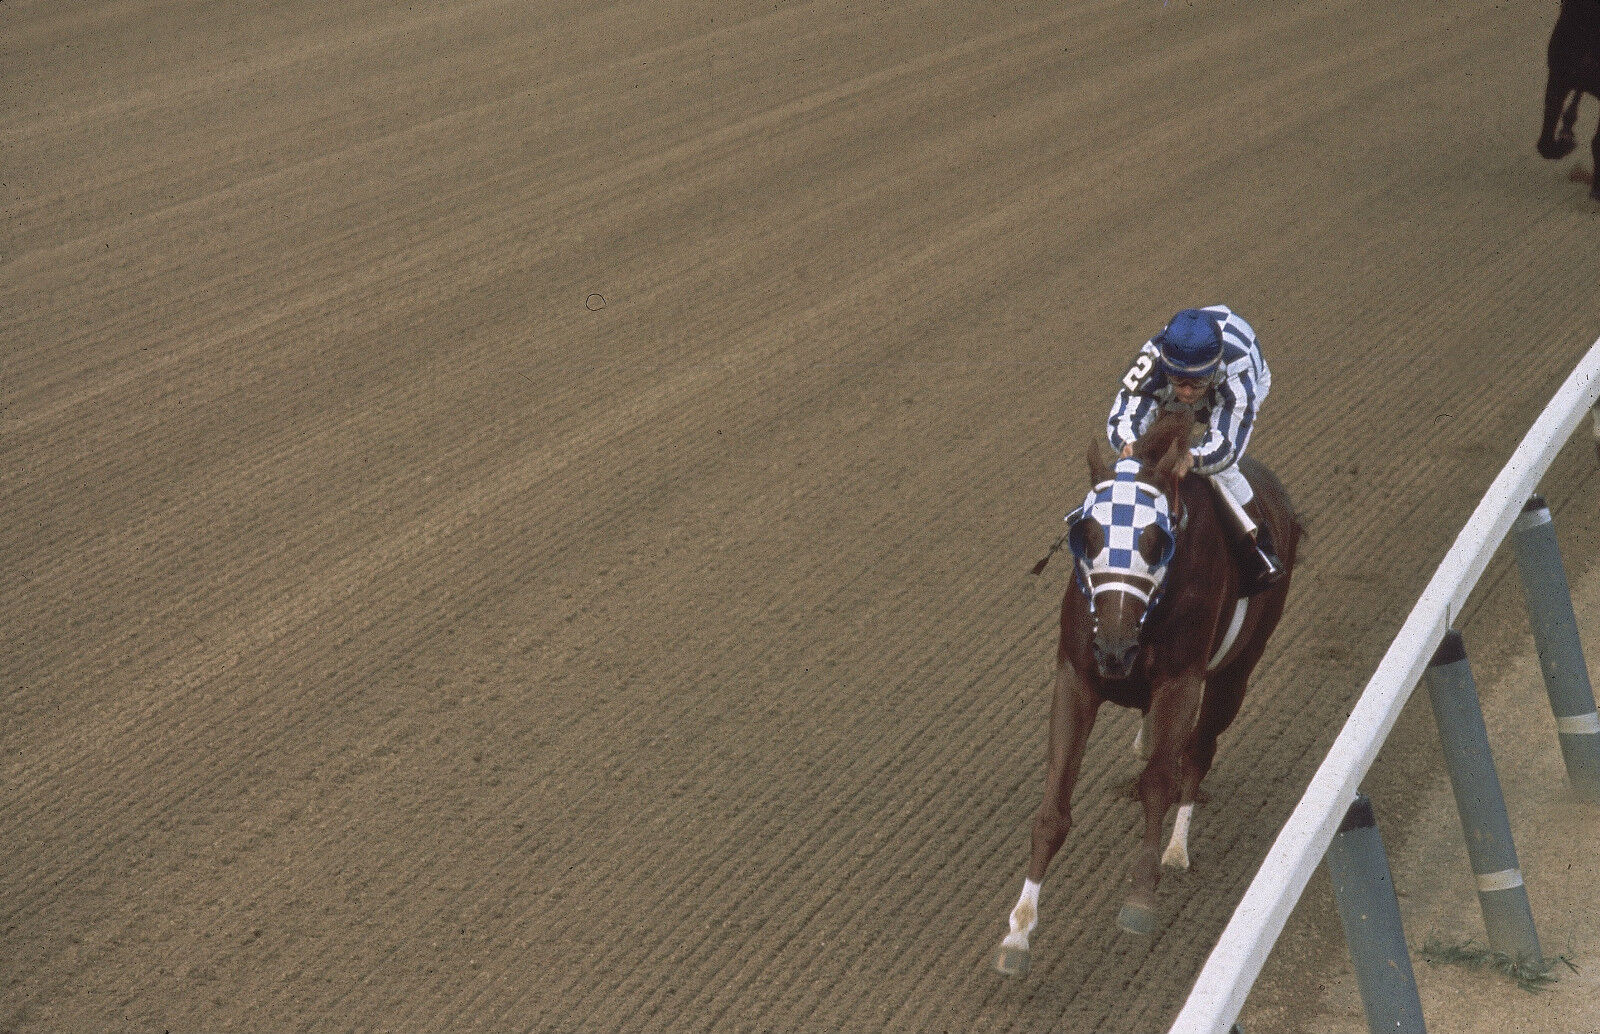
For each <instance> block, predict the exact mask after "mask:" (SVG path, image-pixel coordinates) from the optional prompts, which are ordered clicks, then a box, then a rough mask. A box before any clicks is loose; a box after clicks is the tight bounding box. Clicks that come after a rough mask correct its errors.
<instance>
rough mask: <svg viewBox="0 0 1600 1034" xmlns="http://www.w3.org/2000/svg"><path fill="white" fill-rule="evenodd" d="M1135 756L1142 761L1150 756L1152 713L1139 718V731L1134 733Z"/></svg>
mask: <svg viewBox="0 0 1600 1034" xmlns="http://www.w3.org/2000/svg"><path fill="white" fill-rule="evenodd" d="M1133 756H1134V757H1135V758H1137V759H1138V760H1140V761H1144V760H1146V759H1147V758H1149V757H1150V714H1149V712H1146V713H1145V715H1144V717H1143V718H1141V719H1140V720H1139V731H1138V732H1136V733H1134V734H1133Z"/></svg>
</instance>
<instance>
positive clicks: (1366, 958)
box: [1324, 793, 1427, 1034]
mask: <svg viewBox="0 0 1600 1034" xmlns="http://www.w3.org/2000/svg"><path fill="white" fill-rule="evenodd" d="M1324 858H1325V861H1326V862H1327V865H1328V875H1329V876H1331V877H1333V898H1334V901H1335V903H1337V905H1338V906H1339V921H1340V922H1341V923H1343V924H1344V939H1345V944H1346V945H1348V946H1349V948H1350V961H1351V962H1353V963H1355V969H1356V985H1357V986H1358V987H1359V988H1360V990H1361V1005H1362V1008H1363V1009H1365V1010H1366V1014H1367V1029H1368V1030H1369V1031H1371V1032H1372V1034H1379V1032H1380V1031H1385V1032H1396V1031H1397V1032H1399V1034H1426V1031H1427V1027H1426V1025H1425V1024H1424V1023H1423V1020H1422V998H1421V996H1420V995H1419V994H1418V992H1417V978H1416V974H1415V973H1413V972H1412V969H1411V953H1410V952H1409V951H1408V950H1407V948H1406V932H1405V927H1404V926H1403V925H1402V923H1401V921H1400V901H1399V899H1398V898H1397V897H1396V896H1395V892H1394V881H1393V880H1392V879H1391V877H1390V875H1389V856H1388V855H1387V854H1385V853H1384V850H1383V838H1382V837H1380V836H1379V835H1378V822H1377V819H1376V818H1375V817H1374V816H1373V813H1372V801H1371V800H1370V799H1368V797H1367V796H1366V795H1365V794H1362V793H1357V794H1356V799H1355V803H1354V804H1352V805H1350V809H1349V810H1348V811H1346V812H1345V815H1344V822H1342V823H1341V824H1340V826H1339V831H1338V832H1337V833H1335V834H1334V836H1333V840H1332V842H1330V843H1329V844H1328V853H1327V854H1326V855H1325V856H1324Z"/></svg>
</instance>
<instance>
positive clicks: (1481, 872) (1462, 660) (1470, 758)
mask: <svg viewBox="0 0 1600 1034" xmlns="http://www.w3.org/2000/svg"><path fill="white" fill-rule="evenodd" d="M1423 681H1424V682H1425V683H1426V684H1427V686H1428V699H1429V701H1430V702H1431V703H1432V704H1433V716H1434V719H1435V720H1436V721H1437V722H1438V724H1439V742H1440V744H1441V746H1443V748H1444V758H1445V765H1446V767H1447V768H1449V770H1450V786H1451V788H1452V789H1453V790H1454V791H1455V795H1456V809H1457V810H1458V811H1459V812H1460V813H1461V829H1462V832H1463V834H1465V836H1466V840H1467V856H1468V858H1469V859H1470V860H1471V862H1472V874H1473V876H1475V877H1476V878H1477V881H1478V905H1479V907H1480V908H1481V909H1482V910H1483V926H1484V929H1485V931H1486V932H1487V933H1488V935H1489V946H1490V947H1491V948H1493V949H1494V950H1496V951H1503V952H1505V953H1506V954H1508V955H1510V956H1511V957H1512V958H1514V959H1516V960H1518V961H1519V962H1534V963H1538V962H1542V961H1543V959H1544V956H1543V954H1542V953H1541V952H1540V951H1539V935H1538V932H1537V931H1536V930H1535V929H1534V925H1533V910H1532V909H1531V908H1530V907H1529V905H1528V888H1527V887H1526V886H1525V885H1524V884H1523V882H1522V869H1521V868H1520V867H1519V866H1518V865H1517V848H1516V845H1515V844H1514V843H1513V842H1512V840H1511V822H1510V819H1508V818H1507V817H1506V802H1505V797H1504V796H1503V795H1502V793H1501V791H1500V777H1499V775H1498V774H1497V773H1496V772H1495V768H1494V756H1493V755H1492V754H1490V752H1489V733H1488V730H1487V729H1486V728H1485V727H1484V724H1483V711H1482V710H1481V709H1480V708H1479V706H1478V688H1477V686H1476V685H1474V684H1473V681H1472V667H1471V665H1470V664H1469V663H1468V662H1467V650H1466V646H1465V645H1464V644H1463V642H1462V639H1461V633H1460V632H1457V631H1455V630H1453V629H1452V630H1451V631H1448V632H1446V633H1445V636H1444V641H1443V642H1442V643H1440V644H1439V649H1438V650H1437V651H1435V653H1434V655H1433V659H1432V660H1431V661H1430V662H1429V663H1428V669H1427V671H1426V672H1424V673H1423Z"/></svg>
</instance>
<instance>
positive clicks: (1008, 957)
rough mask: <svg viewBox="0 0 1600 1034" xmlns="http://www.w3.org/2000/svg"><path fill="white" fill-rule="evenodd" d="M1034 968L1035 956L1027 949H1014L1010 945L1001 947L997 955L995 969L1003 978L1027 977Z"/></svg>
mask: <svg viewBox="0 0 1600 1034" xmlns="http://www.w3.org/2000/svg"><path fill="white" fill-rule="evenodd" d="M1032 966H1033V955H1032V953H1031V952H1029V951H1028V949H1027V948H1013V947H1011V946H1010V945H1005V944H1002V945H1000V951H999V952H997V953H996V954H995V957H994V968H995V969H996V970H998V971H999V972H1000V973H1001V974H1002V975H1003V976H1008V977H1025V976H1027V975H1028V970H1029V969H1030V968H1031V967H1032Z"/></svg>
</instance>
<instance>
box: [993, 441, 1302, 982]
mask: <svg viewBox="0 0 1600 1034" xmlns="http://www.w3.org/2000/svg"><path fill="white" fill-rule="evenodd" d="M1193 426H1194V424H1193V417H1192V416H1191V415H1190V414H1188V413H1168V414H1165V415H1163V416H1162V417H1161V418H1160V419H1159V420H1157V421H1156V423H1155V424H1154V425H1153V426H1151V428H1150V429H1149V430H1148V431H1147V432H1146V433H1145V434H1144V435H1143V436H1142V437H1141V438H1140V439H1139V440H1138V442H1136V443H1135V444H1134V449H1133V455H1132V456H1131V457H1130V458H1128V459H1123V460H1119V461H1117V462H1116V465H1115V467H1112V466H1111V465H1110V464H1109V463H1108V462H1107V460H1106V459H1105V458H1104V457H1103V456H1102V455H1101V448H1102V447H1101V445H1100V444H1099V443H1098V442H1094V441H1092V442H1091V443H1090V445H1089V472H1090V475H1091V477H1092V480H1093V484H1094V489H1093V490H1092V491H1091V492H1090V493H1089V496H1088V498H1087V499H1086V500H1085V502H1084V506H1083V507H1082V508H1080V509H1079V510H1076V511H1074V512H1073V513H1072V514H1069V515H1068V517H1067V520H1068V522H1069V524H1068V531H1067V535H1066V538H1067V540H1068V541H1069V542H1070V544H1071V551H1072V555H1073V557H1074V560H1075V575H1074V583H1073V584H1072V585H1071V586H1069V587H1068V589H1067V591H1066V594H1065V596H1064V597H1063V599H1062V601H1061V638H1060V641H1059V644H1058V646H1057V648H1056V674H1055V690H1054V696H1053V699H1052V701H1051V707H1050V735H1049V741H1050V743H1049V772H1048V775H1047V777H1046V779H1045V790H1044V800H1043V802H1042V803H1041V804H1040V805H1039V811H1038V814H1037V815H1036V817H1035V818H1034V822H1033V855H1032V858H1031V860H1030V861H1029V864H1028V876H1027V879H1026V880H1025V881H1024V882H1023V889H1022V896H1021V897H1020V898H1019V899H1018V901H1017V904H1016V907H1015V908H1013V909H1012V911H1011V917H1010V923H1011V930H1010V932H1009V933H1008V934H1007V935H1006V936H1005V939H1004V940H1003V941H1001V944H1000V949H999V952H998V955H997V957H996V959H995V968H997V969H998V970H999V971H1000V972H1001V973H1004V974H1007V975H1008V976H1021V975H1023V974H1024V973H1026V972H1027V971H1028V967H1029V963H1030V956H1029V948H1028V938H1029V936H1030V935H1031V934H1032V933H1033V930H1034V928H1035V926H1036V925H1037V923H1038V917H1039V912H1038V905H1039V885H1040V883H1041V882H1042V881H1043V879H1044V875H1045V870H1046V869H1047V868H1048V867H1049V865H1050V859H1051V858H1053V857H1054V856H1055V853H1056V851H1057V850H1059V849H1060V847H1061V844H1062V842H1063V841H1064V840H1065V839H1066V836H1067V831H1068V830H1069V829H1070V828H1071V827H1072V787H1073V784H1074V782H1076V780H1077V777H1078V768H1079V765H1080V764H1081V763H1082V761H1083V754H1084V747H1085V745H1086V744H1087V743H1088V741H1089V732H1090V730H1091V729H1092V728H1093V727H1094V722H1095V716H1096V715H1097V714H1098V713H1099V710H1100V705H1101V704H1103V703H1105V702H1106V701H1108V700H1109V701H1111V702H1112V703H1115V704H1120V705H1121V706H1123V707H1128V708H1137V709H1139V710H1140V711H1141V712H1143V713H1144V721H1143V724H1142V725H1141V727H1140V730H1139V736H1138V737H1137V738H1136V739H1135V741H1134V750H1135V753H1136V754H1142V753H1144V752H1145V751H1147V752H1148V760H1147V762H1146V764H1145V766H1144V769H1143V771H1142V772H1141V773H1140V774H1139V777H1138V780H1137V784H1136V785H1137V790H1138V797H1139V799H1140V800H1141V801H1142V803H1143V807H1144V839H1143V841H1142V842H1141V844H1140V846H1139V848H1138V850H1137V851H1136V852H1135V854H1134V856H1133V860H1132V877H1133V890H1132V893H1131V894H1130V895H1129V897H1128V898H1127V901H1126V903H1125V904H1124V905H1123V906H1122V910H1121V912H1120V914H1119V915H1118V917H1117V922H1118V925H1120V926H1121V927H1122V928H1123V929H1125V930H1128V931H1130V932H1133V933H1150V932H1152V931H1153V930H1154V929H1155V914H1156V884H1157V882H1158V881H1159V880H1160V877H1161V865H1162V863H1163V862H1164V863H1165V864H1167V865H1172V866H1176V867H1178V868H1183V869H1187V868H1188V867H1189V856H1188V836H1189V823H1190V819H1191V816H1192V814H1193V811H1194V805H1195V800H1196V798H1197V797H1198V796H1199V790H1200V781H1201V780H1202V779H1203V778H1204V777H1205V775H1206V772H1207V771H1209V770H1210V768H1211V762H1212V759H1213V758H1214V757H1215V756H1216V751H1217V737H1218V736H1219V735H1220V734H1221V733H1222V731H1223V730H1225V729H1226V728H1227V727H1228V725H1229V724H1230V723H1231V722H1232V721H1233V719H1234V716H1235V715H1236V714H1238V713H1239V704H1240V702H1241V701H1242V700H1243V698H1244V693H1245V685H1246V683H1247V682H1248V680H1249V678H1250V672H1251V670H1252V669H1254V668H1255V666H1256V662H1257V661H1259V660H1260V659H1261V654H1262V651H1263V650H1265V648H1266V645H1267V639H1268V637H1269V636H1271V635H1272V632H1273V629H1275V628H1276V627H1277V624H1278V619H1279V618H1280V617H1281V616H1282V614H1283V605H1284V601H1285V599H1286V598H1287V596H1288V591H1289V581H1290V578H1291V576H1292V574H1293V571H1294V561H1295V550H1296V546H1297V545H1298V543H1299V540H1300V535H1301V534H1302V532H1303V528H1302V527H1301V525H1300V521H1299V519H1298V518H1297V517H1296V515H1295V512H1294V508H1293V506H1292V504H1291V503H1290V501H1289V494H1288V492H1287V491H1286V490H1285V489H1284V487H1283V485H1282V484H1281V483H1280V482H1279V481H1278V479H1277V477H1275V476H1274V475H1273V473H1272V472H1271V471H1270V470H1268V469H1267V468H1266V467H1265V466H1264V465H1262V464H1260V463H1257V462H1256V461H1255V460H1254V459H1252V458H1250V457H1245V458H1244V459H1243V460H1241V461H1240V469H1241V471H1242V472H1243V473H1244V475H1245V476H1246V477H1247V478H1248V479H1249V481H1250V484H1251V487H1252V488H1253V489H1254V490H1255V493H1256V495H1257V496H1258V497H1260V498H1261V500H1262V502H1263V504H1264V506H1263V509H1264V510H1265V513H1266V516H1267V520H1268V521H1269V522H1270V528H1271V532H1272V536H1273V539H1274V541H1275V542H1276V543H1277V546H1278V556H1279V559H1280V560H1281V561H1282V562H1283V567H1284V576H1283V578H1282V579H1281V580H1280V581H1278V582H1277V583H1276V584H1274V585H1272V586H1271V587H1269V588H1267V589H1266V590H1264V591H1262V592H1260V593H1259V594H1257V595H1255V596H1252V597H1249V598H1244V597H1241V594H1240V586H1241V583H1242V578H1241V574H1240V568H1239V563H1238V558H1237V556H1236V553H1235V551H1237V550H1239V549H1240V548H1241V545H1242V544H1241V543H1239V542H1237V541H1234V540H1233V539H1232V538H1231V537H1230V536H1229V534H1228V533H1227V532H1225V530H1224V527H1225V526H1224V524H1223V520H1224V518H1223V517H1222V515H1221V511H1220V510H1219V509H1218V507H1219V505H1220V503H1219V501H1218V499H1217V494H1218V493H1217V492H1216V490H1215V489H1213V488H1212V487H1211V486H1210V485H1209V484H1207V483H1206V479H1205V478H1203V477H1199V476H1195V477H1188V476H1186V475H1187V474H1188V472H1189V466H1190V463H1191V454H1190V452H1189V436H1190V433H1191V431H1192V429H1193ZM1058 545H1059V543H1058ZM1048 559H1049V556H1048V555H1047V556H1046V558H1045V560H1048ZM1043 563H1044V561H1041V566H1042V565H1043ZM1035 570H1036V571H1037V570H1039V568H1035ZM1175 800H1177V801H1180V802H1181V803H1180V807H1179V809H1178V817H1177V821H1176V826H1175V828H1174V829H1173V832H1172V839H1171V841H1170V843H1169V844H1168V845H1167V849H1166V852H1165V854H1164V855H1163V854H1162V852H1161V843H1160V837H1161V831H1162V826H1163V823H1164V822H1165V821H1166V815H1167V812H1168V810H1169V809H1170V808H1171V807H1172V805H1173V803H1174V801H1175Z"/></svg>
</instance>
